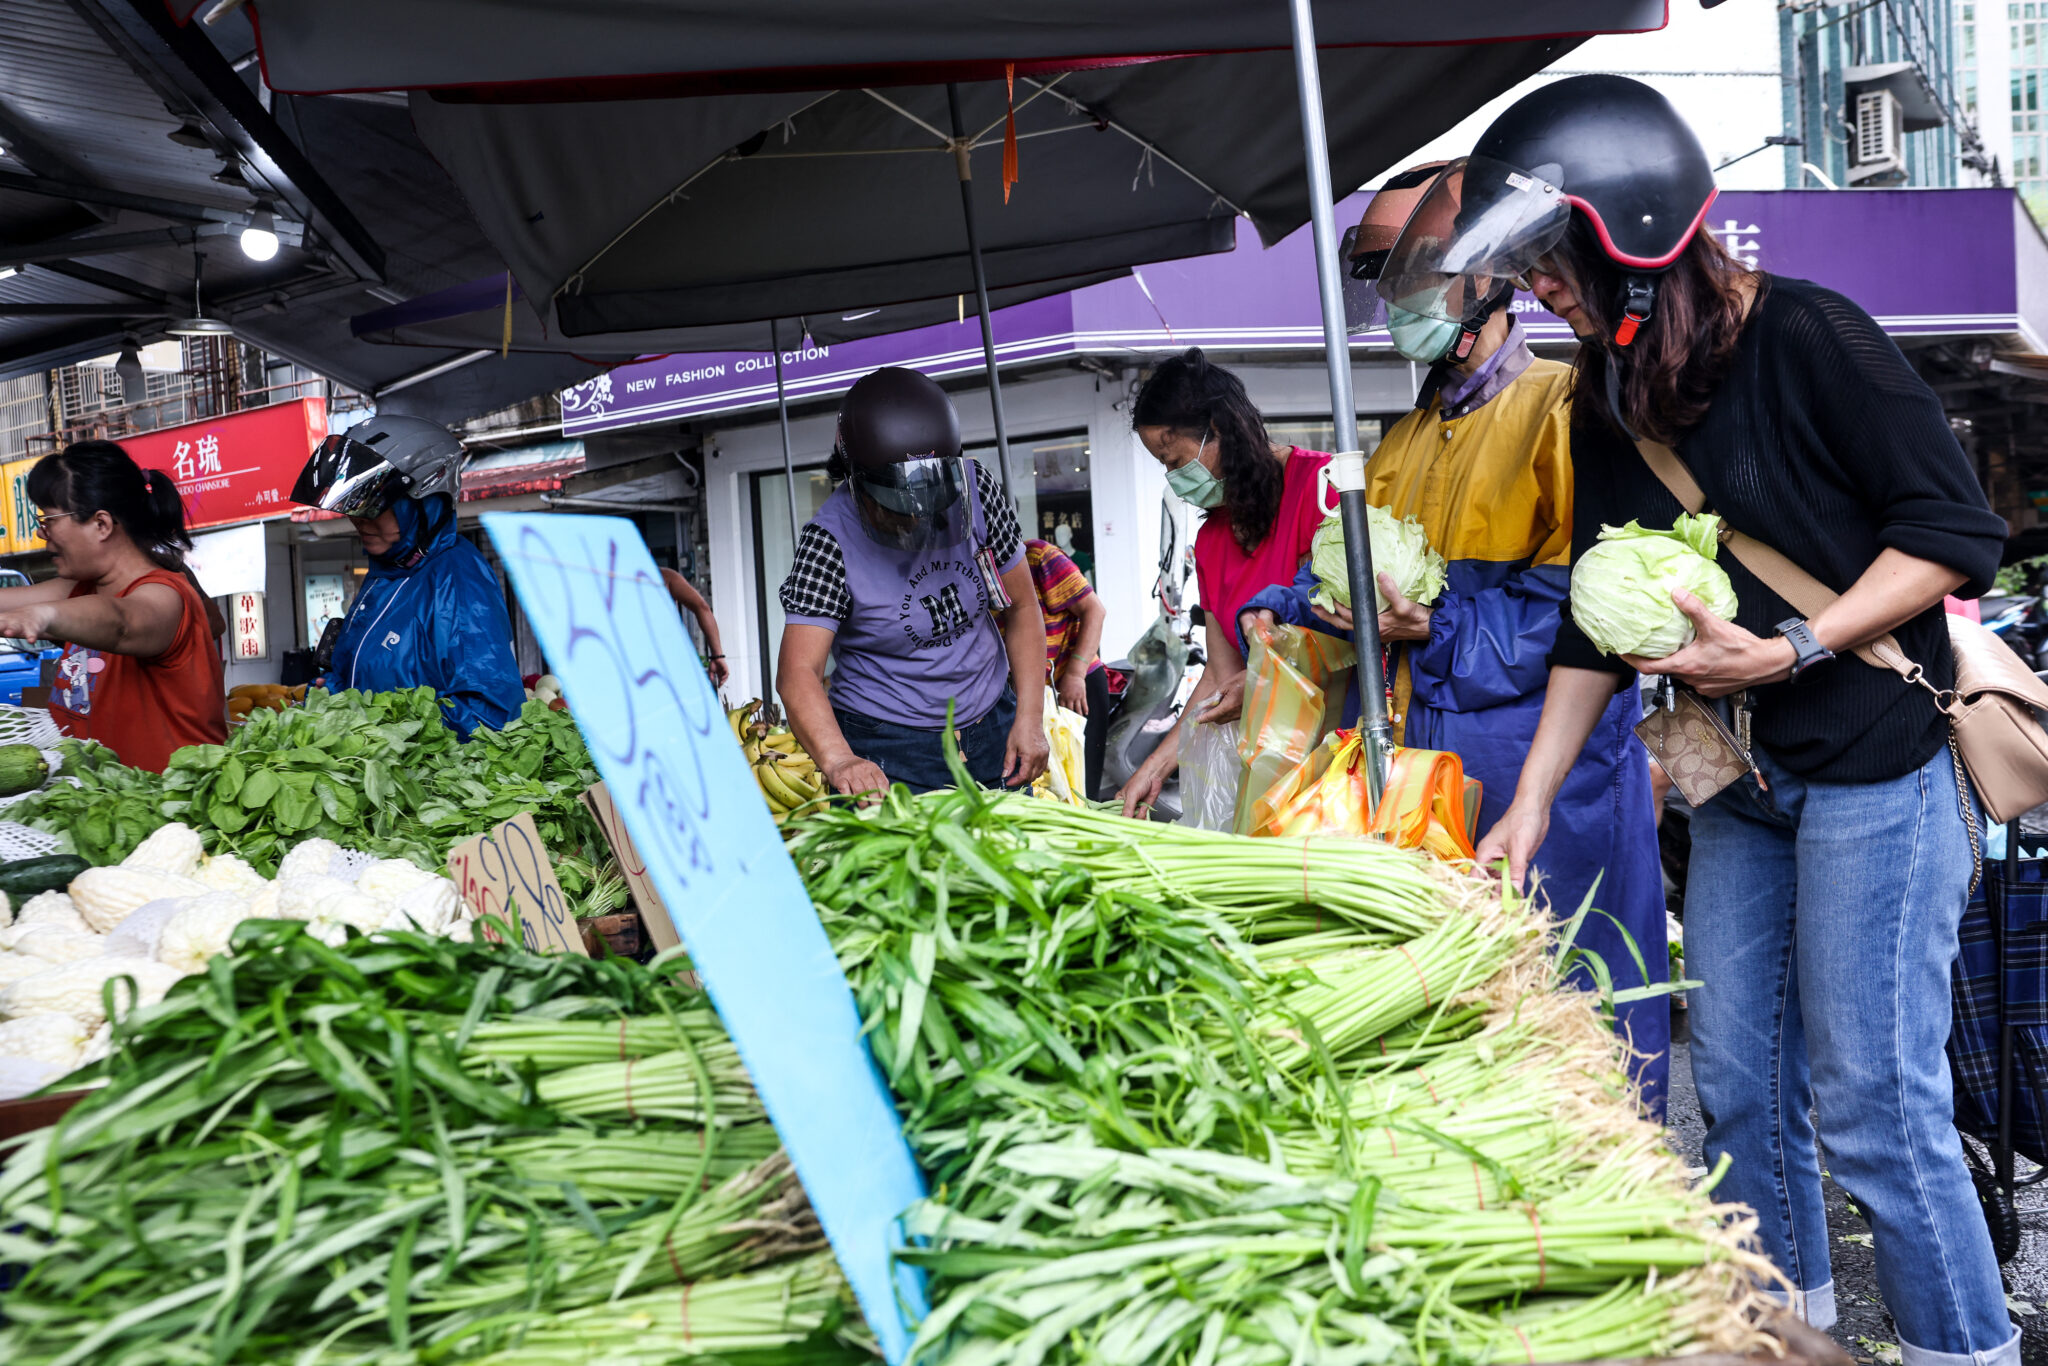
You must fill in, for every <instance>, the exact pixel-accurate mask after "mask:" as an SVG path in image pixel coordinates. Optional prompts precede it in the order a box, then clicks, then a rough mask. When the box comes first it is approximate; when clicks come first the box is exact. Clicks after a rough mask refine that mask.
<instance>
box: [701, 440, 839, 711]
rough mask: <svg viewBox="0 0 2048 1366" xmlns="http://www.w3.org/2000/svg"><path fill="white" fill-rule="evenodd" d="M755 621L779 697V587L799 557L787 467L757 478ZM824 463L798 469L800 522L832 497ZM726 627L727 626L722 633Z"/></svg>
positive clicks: (764, 676)
mask: <svg viewBox="0 0 2048 1366" xmlns="http://www.w3.org/2000/svg"><path fill="white" fill-rule="evenodd" d="M753 485H754V490H753V518H754V574H755V580H754V602H755V623H756V625H757V626H758V627H759V630H758V633H757V634H758V636H759V639H760V641H761V695H762V696H763V697H773V696H774V695H775V653H776V651H777V650H779V649H781V648H782V597H781V594H780V593H779V592H778V591H777V590H778V589H780V588H781V587H782V581H783V580H784V579H786V578H788V577H789V567H790V565H791V564H792V563H794V562H795V560H796V542H795V541H793V540H791V539H790V531H789V478H788V476H786V475H785V474H783V473H782V471H781V470H773V471H768V472H764V473H760V474H756V475H754V476H753ZM831 493H832V481H831V480H830V479H827V478H826V477H825V467H824V466H823V465H818V466H814V467H812V468H810V469H799V470H798V471H797V472H796V520H797V525H798V526H802V525H803V524H804V523H805V522H808V521H810V520H811V518H812V517H813V516H815V515H817V511H818V509H819V508H821V507H823V506H824V505H825V499H826V498H828V497H829V496H831ZM722 630H723V628H722V627H721V631H722Z"/></svg>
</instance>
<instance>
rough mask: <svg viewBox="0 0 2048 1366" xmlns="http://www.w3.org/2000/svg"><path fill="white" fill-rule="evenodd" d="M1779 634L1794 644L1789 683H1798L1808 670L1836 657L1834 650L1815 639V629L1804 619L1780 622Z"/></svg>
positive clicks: (1791, 618) (1796, 618)
mask: <svg viewBox="0 0 2048 1366" xmlns="http://www.w3.org/2000/svg"><path fill="white" fill-rule="evenodd" d="M1778 634H1779V635H1781V636H1783V637H1784V638H1785V639H1787V640H1789V641H1791V642H1792V677H1791V678H1789V679H1787V680H1786V681H1787V682H1791V683H1797V682H1798V681H1799V678H1800V675H1802V674H1804V673H1805V672H1806V671H1807V670H1808V669H1810V668H1812V667H1813V666H1814V665H1816V664H1823V663H1826V662H1827V661H1828V660H1830V659H1833V658H1834V657H1835V652H1834V651H1833V650H1830V649H1829V648H1828V647H1827V646H1825V645H1823V644H1821V643H1820V641H1819V640H1818V639H1816V638H1815V637H1814V634H1813V628H1812V627H1810V626H1808V625H1807V624H1806V618H1804V617H1787V618H1786V619H1785V620H1783V621H1781V622H1779V623H1778Z"/></svg>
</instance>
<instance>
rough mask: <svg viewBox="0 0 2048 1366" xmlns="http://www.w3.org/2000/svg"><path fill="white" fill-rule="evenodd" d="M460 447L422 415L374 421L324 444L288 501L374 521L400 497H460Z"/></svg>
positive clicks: (360, 423)
mask: <svg viewBox="0 0 2048 1366" xmlns="http://www.w3.org/2000/svg"><path fill="white" fill-rule="evenodd" d="M461 482H462V443H461V442H460V441H458V440H457V439H456V438H455V435H454V434H453V433H452V432H450V431H449V430H448V429H447V428H446V427H443V426H441V425H440V424H439V423H436V422H429V421H427V420H426V419H425V418H423V417H402V416H396V415H394V416H391V417H383V416H378V417H373V418H370V419H369V420H367V421H364V422H359V423H357V424H356V425H355V426H353V427H351V428H349V429H348V430H347V431H345V432H336V433H335V434H334V435H332V436H330V437H328V438H327V439H326V440H325V441H322V442H321V443H320V445H319V447H318V449H316V450H315V451H314V452H313V454H312V457H311V458H310V459H308V460H307V461H306V467H305V468H304V469H302V470H300V471H299V480H298V483H296V484H294V485H293V486H292V501H293V502H295V503H303V504H305V505H306V506H307V507H315V508H319V509H321V510H322V511H325V512H338V513H341V514H342V515H343V516H345V517H375V516H376V515H377V514H378V513H380V512H382V511H384V509H386V508H388V507H390V506H391V504H392V503H393V502H395V501H397V500H398V499H400V498H425V497H428V496H430V495H432V494H436V493H445V494H447V495H448V496H449V497H450V498H459V497H460V496H461Z"/></svg>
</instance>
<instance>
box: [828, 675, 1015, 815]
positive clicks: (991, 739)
mask: <svg viewBox="0 0 2048 1366" xmlns="http://www.w3.org/2000/svg"><path fill="white" fill-rule="evenodd" d="M832 714H833V715H834V716H835V717H837V718H839V732H840V734H842V735H844V736H845V737H846V745H847V748H849V749H851V750H852V751H853V752H854V753H855V754H858V755H859V756H860V757H861V758H863V759H866V760H867V761H869V762H870V763H874V764H880V765H881V767H882V772H883V773H885V774H887V775H888V776H889V781H890V782H892V783H906V784H908V785H909V787H910V790H911V791H912V792H930V791H931V790H932V789H933V788H938V787H952V786H954V783H953V770H951V769H949V768H947V767H946V751H945V749H944V748H943V745H944V739H945V734H946V733H945V731H943V730H924V729H921V728H919V727H917V726H899V725H897V724H896V723H895V722H893V721H881V720H877V719H876V718H875V717H872V716H863V715H861V714H860V713H858V712H851V711H847V710H845V709H844V708H841V707H834V708H833V709H832ZM1016 719H1017V694H1016V693H1015V692H1014V691H1013V690H1012V689H1010V688H1004V689H1003V695H1002V696H1001V697H999V698H997V699H996V704H995V705H994V706H993V707H990V708H989V709H988V712H987V714H985V715H984V716H983V717H982V718H981V719H980V720H979V721H973V722H970V723H968V724H967V725H964V726H960V727H957V729H956V733H957V735H958V736H959V740H960V758H961V759H962V760H963V761H964V762H965V763H966V765H967V771H968V773H970V774H971V775H973V777H974V781H976V782H977V783H980V784H981V785H982V786H983V787H1001V786H1002V784H1003V755H1004V752H1005V751H1006V750H1008V749H1009V746H1010V726H1011V723H1013V722H1014V721H1015V720H1016Z"/></svg>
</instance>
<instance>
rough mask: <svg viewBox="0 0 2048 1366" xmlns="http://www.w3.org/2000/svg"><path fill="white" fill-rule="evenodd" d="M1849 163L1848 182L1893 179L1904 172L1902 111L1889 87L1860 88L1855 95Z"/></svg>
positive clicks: (1903, 115)
mask: <svg viewBox="0 0 2048 1366" xmlns="http://www.w3.org/2000/svg"><path fill="white" fill-rule="evenodd" d="M1855 114H1856V122H1855V127H1854V129H1853V130H1852V132H1853V139H1852V143H1851V150H1852V151H1853V152H1854V156H1853V158H1852V159H1851V161H1850V164H1849V181H1850V183H1851V184H1867V183H1869V182H1871V181H1883V182H1894V181H1900V180H1903V179H1905V175H1906V153H1905V136H1906V113H1905V108H1904V107H1903V106H1902V105H1901V104H1900V103H1899V100H1898V96H1896V95H1894V94H1892V92H1891V91H1889V90H1864V91H1860V92H1858V93H1857V95H1856V97H1855Z"/></svg>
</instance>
